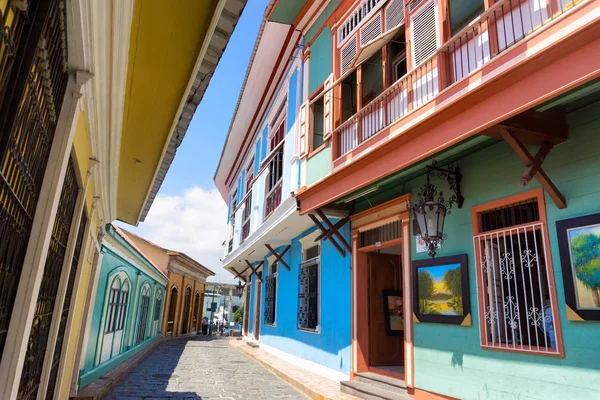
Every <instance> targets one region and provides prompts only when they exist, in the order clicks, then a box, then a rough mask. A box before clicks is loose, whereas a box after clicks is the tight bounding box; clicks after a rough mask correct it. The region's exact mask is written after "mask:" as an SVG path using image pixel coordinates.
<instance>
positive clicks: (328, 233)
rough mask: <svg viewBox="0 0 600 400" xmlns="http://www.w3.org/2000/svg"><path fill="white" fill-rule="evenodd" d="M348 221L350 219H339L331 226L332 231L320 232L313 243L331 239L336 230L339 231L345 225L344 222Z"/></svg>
mask: <svg viewBox="0 0 600 400" xmlns="http://www.w3.org/2000/svg"><path fill="white" fill-rule="evenodd" d="M348 221H350V217H344V218H342V219H340V220H339V221H338V222H336V223H335V225H333V228H332V229H329V230H328V231H326V232H322V233H321V234H320V235H319V236H317V238H316V239H315V242H318V241H319V240H327V239H329V238H330V237H331V235H333V233H334V232H337V231H338V229H340V228H341V227H342V226H344V225H346V222H348Z"/></svg>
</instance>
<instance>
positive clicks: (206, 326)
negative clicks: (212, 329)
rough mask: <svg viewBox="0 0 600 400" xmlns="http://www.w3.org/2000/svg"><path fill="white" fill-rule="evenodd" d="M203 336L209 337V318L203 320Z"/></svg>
mask: <svg viewBox="0 0 600 400" xmlns="http://www.w3.org/2000/svg"><path fill="white" fill-rule="evenodd" d="M202 334H203V335H208V318H206V317H203V318H202Z"/></svg>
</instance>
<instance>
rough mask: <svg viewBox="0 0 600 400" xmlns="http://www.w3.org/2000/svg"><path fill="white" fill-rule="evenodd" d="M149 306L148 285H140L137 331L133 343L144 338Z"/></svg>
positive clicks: (137, 342) (139, 341)
mask: <svg viewBox="0 0 600 400" xmlns="http://www.w3.org/2000/svg"><path fill="white" fill-rule="evenodd" d="M149 308H150V286H148V285H145V286H143V287H142V291H141V296H140V309H139V311H138V324H137V332H136V335H135V344H139V343H141V342H143V341H144V339H146V327H147V325H148V310H149Z"/></svg>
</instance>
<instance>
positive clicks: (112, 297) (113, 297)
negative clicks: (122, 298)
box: [104, 279, 121, 333]
mask: <svg viewBox="0 0 600 400" xmlns="http://www.w3.org/2000/svg"><path fill="white" fill-rule="evenodd" d="M120 289H121V282H120V281H119V280H118V279H115V280H114V282H113V284H112V287H111V288H110V292H109V298H108V310H107V313H106V318H107V319H106V328H105V330H104V332H105V333H111V332H114V331H115V321H116V319H117V312H118V310H119V293H120Z"/></svg>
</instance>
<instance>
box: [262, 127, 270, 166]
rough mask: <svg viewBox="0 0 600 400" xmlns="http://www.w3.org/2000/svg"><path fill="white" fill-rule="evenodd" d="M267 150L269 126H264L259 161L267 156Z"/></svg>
mask: <svg viewBox="0 0 600 400" xmlns="http://www.w3.org/2000/svg"><path fill="white" fill-rule="evenodd" d="M268 151H269V127H268V126H265V129H264V130H263V134H262V152H261V153H260V161H261V162H262V161H263V160H264V159H265V158H267V153H268Z"/></svg>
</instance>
